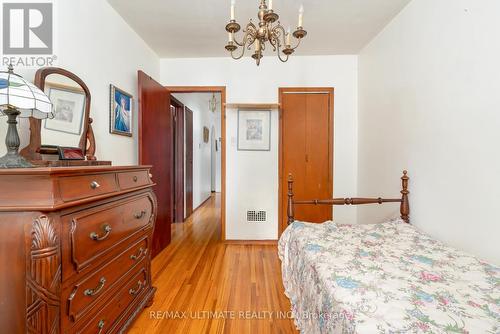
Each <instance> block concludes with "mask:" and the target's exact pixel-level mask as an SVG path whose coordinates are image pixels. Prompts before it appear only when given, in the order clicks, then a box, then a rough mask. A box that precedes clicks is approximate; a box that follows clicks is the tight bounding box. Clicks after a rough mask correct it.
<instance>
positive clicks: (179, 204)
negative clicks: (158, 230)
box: [174, 106, 184, 223]
mask: <svg viewBox="0 0 500 334" xmlns="http://www.w3.org/2000/svg"><path fill="white" fill-rule="evenodd" d="M174 113H175V115H174V120H175V140H174V146H175V147H174V150H175V158H174V161H175V217H174V218H175V220H174V221H175V222H176V223H182V222H183V221H184V106H177V107H174Z"/></svg>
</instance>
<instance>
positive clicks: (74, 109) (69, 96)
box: [44, 82, 85, 135]
mask: <svg viewBox="0 0 500 334" xmlns="http://www.w3.org/2000/svg"><path fill="white" fill-rule="evenodd" d="M45 90H46V92H47V95H48V96H49V98H50V100H51V101H52V103H53V104H54V107H53V112H54V118H48V119H46V120H45V121H44V128H45V129H47V130H53V131H59V132H65V133H70V134H75V135H80V134H81V133H82V122H83V114H84V113H85V92H84V91H83V89H81V88H80V87H73V86H67V85H61V84H56V83H50V82H47V83H46V84H45Z"/></svg>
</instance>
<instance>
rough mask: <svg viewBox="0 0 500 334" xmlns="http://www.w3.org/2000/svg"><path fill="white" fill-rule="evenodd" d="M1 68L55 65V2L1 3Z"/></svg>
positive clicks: (13, 0) (0, 0) (21, 0)
mask: <svg viewBox="0 0 500 334" xmlns="http://www.w3.org/2000/svg"><path fill="white" fill-rule="evenodd" d="M0 3H1V4H2V5H1V7H0V8H1V9H2V13H1V14H0V18H1V19H2V23H1V26H0V27H1V28H2V32H1V34H0V37H1V38H2V55H1V56H2V58H1V63H0V67H6V66H8V65H9V64H11V65H13V66H14V67H19V66H23V67H31V68H38V67H44V66H54V65H55V62H56V60H57V56H56V55H55V54H54V53H55V49H56V46H55V40H54V36H55V33H54V32H55V23H56V22H55V20H54V13H55V9H54V8H55V3H56V0H11V1H8V0H0Z"/></svg>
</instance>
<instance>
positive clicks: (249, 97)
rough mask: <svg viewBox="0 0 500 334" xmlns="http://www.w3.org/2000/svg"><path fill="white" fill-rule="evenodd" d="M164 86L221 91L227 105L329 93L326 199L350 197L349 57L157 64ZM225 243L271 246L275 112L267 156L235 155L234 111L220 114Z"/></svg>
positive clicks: (342, 211)
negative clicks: (330, 160) (284, 91)
mask: <svg viewBox="0 0 500 334" xmlns="http://www.w3.org/2000/svg"><path fill="white" fill-rule="evenodd" d="M160 64H161V65H160V70H161V82H162V83H163V84H164V85H172V86H177V85H181V86H184V85H187V86H198V85H200V86H211V85H218V86H226V87H227V102H228V103H238V102H240V103H244V102H247V103H276V102H278V87H287V86H288V87H294V86H296V87H309V86H330V87H335V120H334V126H335V143H336V145H335V150H334V151H335V152H334V153H335V154H334V183H335V185H334V193H335V194H336V195H342V196H344V195H346V194H348V195H355V192H356V188H357V183H356V176H357V154H356V152H357V75H358V74H357V56H318V57H292V58H291V60H289V62H288V63H286V64H283V63H281V62H279V60H277V59H276V57H274V56H273V57H265V58H264V59H263V60H262V64H261V66H260V67H257V66H256V65H255V63H254V62H253V60H252V59H251V58H245V59H242V60H240V61H235V60H232V59H231V58H229V57H225V58H200V59H162V60H161V63H160ZM226 113H227V114H226V143H227V147H226V149H227V151H226V153H227V154H226V180H227V183H226V184H227V189H226V194H227V196H226V231H227V232H226V237H227V239H276V238H277V230H278V143H277V139H278V133H277V132H278V112H277V111H273V112H272V119H271V125H272V133H271V151H269V152H244V151H237V149H236V137H237V112H236V110H227V111H226ZM247 208H256V209H264V210H267V211H268V223H266V224H252V225H250V224H248V223H246V217H245V213H246V209H247ZM335 218H336V220H337V221H343V222H355V221H356V218H357V217H356V209H355V208H352V207H351V208H336V209H335Z"/></svg>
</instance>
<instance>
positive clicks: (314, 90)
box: [278, 87, 335, 238]
mask: <svg viewBox="0 0 500 334" xmlns="http://www.w3.org/2000/svg"><path fill="white" fill-rule="evenodd" d="M334 92H335V89H334V88H333V87H280V88H279V89H278V95H279V106H280V108H279V130H278V138H279V139H278V238H279V237H280V236H281V233H282V232H283V231H284V230H285V228H286V225H285V226H283V214H284V212H283V203H282V198H281V195H282V192H283V186H282V185H283V178H286V177H287V176H286V175H283V96H284V95H285V94H329V95H330V98H329V99H328V109H329V117H330V119H331V120H332V121H331V122H330V124H329V146H330V153H331V154H330V159H329V162H328V164H329V169H328V170H329V180H330V185H331V193H332V195H333V183H334V180H333V156H334V140H333V133H334V129H335V119H334V97H335V94H334ZM332 215H333V214H332ZM332 218H333V216H332Z"/></svg>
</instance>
